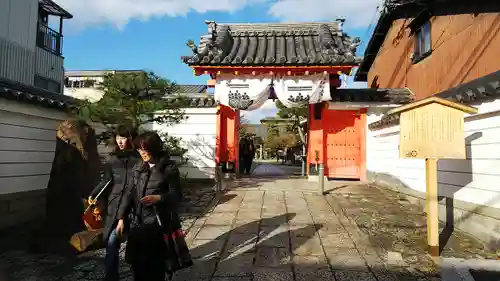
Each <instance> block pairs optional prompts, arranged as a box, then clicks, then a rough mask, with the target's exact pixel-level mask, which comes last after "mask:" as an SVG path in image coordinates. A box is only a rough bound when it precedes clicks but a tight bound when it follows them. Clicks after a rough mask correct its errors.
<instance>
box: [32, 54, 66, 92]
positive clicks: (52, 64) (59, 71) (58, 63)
mask: <svg viewBox="0 0 500 281" xmlns="http://www.w3.org/2000/svg"><path fill="white" fill-rule="evenodd" d="M35 73H36V74H38V75H40V76H42V77H45V78H48V79H51V80H54V81H56V82H58V83H61V92H62V88H63V87H62V85H64V58H63V57H60V56H56V55H54V54H52V53H51V52H48V51H46V50H44V49H42V48H38V47H37V48H36V66H35Z"/></svg>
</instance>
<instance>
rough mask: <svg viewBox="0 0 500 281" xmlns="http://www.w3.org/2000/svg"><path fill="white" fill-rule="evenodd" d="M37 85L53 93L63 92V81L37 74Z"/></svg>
mask: <svg viewBox="0 0 500 281" xmlns="http://www.w3.org/2000/svg"><path fill="white" fill-rule="evenodd" d="M34 84H35V87H37V88H41V89H44V90H47V91H50V92H53V93H61V83H59V82H57V81H54V80H51V79H47V78H44V77H42V76H39V75H35V83H34Z"/></svg>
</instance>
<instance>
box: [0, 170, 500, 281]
mask: <svg viewBox="0 0 500 281" xmlns="http://www.w3.org/2000/svg"><path fill="white" fill-rule="evenodd" d="M236 184H237V186H235V187H233V189H232V190H229V191H227V192H226V193H225V194H224V195H221V196H219V197H218V198H217V200H218V204H209V205H208V206H207V207H208V208H210V210H207V209H204V207H203V206H205V205H206V202H208V201H209V199H210V196H211V193H206V194H203V195H201V198H204V199H203V200H202V199H199V200H194V201H193V202H194V203H193V204H191V206H190V207H188V206H186V209H185V210H184V215H183V216H184V218H185V219H186V220H185V228H186V229H187V230H188V234H187V237H186V238H187V241H188V243H189V245H190V248H191V252H192V255H193V258H194V260H195V265H194V266H193V267H192V268H189V269H186V270H184V271H181V272H178V273H177V274H176V275H175V276H174V280H176V281H183V280H186V281H188V280H189V281H198V280H199V281H201V280H206V281H237V280H238V281H251V280H252V281H260V280H269V281H271V280H272V281H287V280H290V281H300V280H307V281H312V280H325V281H327V280H332V281H333V280H335V281H347V280H355V281H386V280H387V281H391V280H394V281H397V280H411V281H417V280H418V281H424V280H432V281H434V280H449V281H455V280H461V279H456V278H455V279H453V278H452V279H441V278H440V276H439V272H440V270H439V269H438V267H437V266H436V264H435V263H434V262H433V260H432V259H431V258H430V257H429V256H428V255H427V254H426V252H425V234H423V231H425V228H423V226H422V222H423V221H425V219H423V215H422V213H421V212H420V211H419V210H418V209H417V207H416V206H413V205H411V204H409V203H408V202H406V201H404V200H403V198H400V197H399V195H398V194H395V193H392V192H391V191H388V190H384V189H381V188H378V187H375V186H371V185H366V184H357V183H341V184H339V183H336V185H335V186H333V187H332V186H329V187H328V188H327V190H330V192H331V193H330V194H329V195H327V196H320V195H318V194H317V193H315V186H316V185H315V183H311V182H307V181H304V180H301V179H285V178H258V177H254V178H247V179H239V180H237V181H236ZM197 205H199V206H197ZM452 240H453V241H455V242H454V244H453V247H450V249H448V250H447V256H450V257H451V256H456V257H462V256H463V257H472V256H474V257H476V258H477V257H482V258H489V257H490V256H489V255H490V254H491V253H488V252H487V251H486V250H485V249H484V248H482V246H481V245H480V244H479V243H477V242H476V241H475V240H474V239H472V238H470V237H467V236H466V235H463V234H460V233H458V234H456V235H455V236H454V237H453V239H452ZM103 254H104V252H103V251H102V250H101V251H96V252H93V253H89V254H87V255H85V256H84V257H78V258H73V259H64V258H61V257H55V256H50V255H32V254H31V255H30V254H27V253H26V252H23V251H7V252H3V253H2V254H0V280H2V281H3V280H4V279H2V276H1V272H2V267H3V272H4V273H9V275H10V276H9V277H10V279H6V278H5V280H8V281H17V280H47V281H48V280H81V281H86V280H100V278H102V276H103V268H102V262H103V261H102V257H103ZM467 255H469V256H467ZM121 272H122V280H131V274H130V269H129V267H128V266H127V265H126V264H125V263H124V262H122V265H121ZM454 276H456V275H454ZM481 281H487V280H481Z"/></svg>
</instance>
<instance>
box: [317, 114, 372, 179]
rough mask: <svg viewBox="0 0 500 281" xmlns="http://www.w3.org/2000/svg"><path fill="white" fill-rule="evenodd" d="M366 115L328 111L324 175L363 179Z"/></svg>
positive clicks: (325, 128)
mask: <svg viewBox="0 0 500 281" xmlns="http://www.w3.org/2000/svg"><path fill="white" fill-rule="evenodd" d="M364 113H365V112H362V110H325V112H324V117H323V118H324V120H323V124H324V126H325V127H324V134H325V136H324V139H325V141H326V149H325V160H326V161H325V175H326V176H327V177H328V178H337V179H361V178H362V177H363V174H364V164H365V159H364V140H365V137H364V134H365V128H364V126H365V120H364V119H365V116H366V115H365V114H364Z"/></svg>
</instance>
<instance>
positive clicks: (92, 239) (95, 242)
mask: <svg viewBox="0 0 500 281" xmlns="http://www.w3.org/2000/svg"><path fill="white" fill-rule="evenodd" d="M102 242H103V239H102V229H93V230H86V231H81V232H78V233H75V234H73V236H71V239H70V242H69V243H70V244H71V245H72V246H73V248H75V249H76V250H77V251H78V252H80V253H82V252H86V251H89V250H94V249H98V248H100V247H101V246H102Z"/></svg>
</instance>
